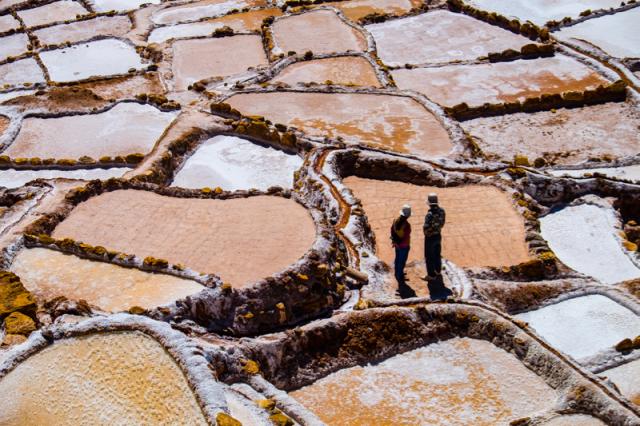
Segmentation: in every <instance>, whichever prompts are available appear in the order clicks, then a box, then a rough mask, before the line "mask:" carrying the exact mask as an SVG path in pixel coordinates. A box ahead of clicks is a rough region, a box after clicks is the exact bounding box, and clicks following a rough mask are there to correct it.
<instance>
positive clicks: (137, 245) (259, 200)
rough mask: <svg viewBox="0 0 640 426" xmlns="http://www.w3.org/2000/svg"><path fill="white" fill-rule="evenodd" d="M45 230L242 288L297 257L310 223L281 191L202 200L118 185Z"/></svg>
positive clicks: (309, 241)
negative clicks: (176, 265)
mask: <svg viewBox="0 0 640 426" xmlns="http://www.w3.org/2000/svg"><path fill="white" fill-rule="evenodd" d="M291 230H295V235H293V236H292V233H291ZM53 236H54V237H56V238H65V237H71V238H74V239H76V240H79V241H83V242H86V243H89V244H92V245H101V246H103V247H106V248H107V249H111V250H118V251H121V252H124V253H128V254H135V255H137V256H140V257H147V256H153V257H156V258H162V259H167V260H168V261H169V262H171V263H181V264H183V265H185V266H187V267H189V268H192V269H194V270H196V271H198V272H202V273H214V274H217V275H219V276H220V277H221V278H222V279H223V280H224V281H225V282H229V283H230V284H232V285H234V286H236V287H242V286H244V285H247V284H249V283H252V282H255V281H257V280H259V279H261V278H264V277H267V276H270V275H272V274H275V273H277V272H279V271H282V270H283V269H285V268H286V267H288V266H289V265H291V264H292V263H294V262H296V261H297V260H298V259H299V258H300V257H302V256H303V255H304V254H305V253H306V251H307V250H309V249H310V248H311V246H312V245H313V243H314V241H315V225H314V223H313V220H312V218H311V216H310V214H309V212H308V211H307V210H306V209H305V208H304V207H303V206H301V205H300V204H298V203H296V202H295V201H293V200H291V199H287V198H282V197H275V196H274V197H271V196H256V197H250V198H241V199H231V200H207V199H190V198H172V197H166V196H162V195H158V194H155V193H152V192H146V191H138V190H119V191H114V192H108V193H104V194H102V195H100V196H97V197H93V198H90V199H89V200H87V201H85V202H83V203H81V204H79V205H78V206H77V207H76V208H75V209H74V210H73V211H72V212H71V214H70V215H69V217H67V219H65V220H64V221H63V222H62V223H61V224H60V225H58V227H57V228H56V229H55V231H54V233H53Z"/></svg>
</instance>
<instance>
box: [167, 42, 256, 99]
mask: <svg viewBox="0 0 640 426" xmlns="http://www.w3.org/2000/svg"><path fill="white" fill-rule="evenodd" d="M267 63H268V61H267V57H266V55H265V53H264V49H263V47H262V40H261V39H260V37H259V36H255V35H238V36H233V37H223V38H213V39H204V40H180V41H177V42H175V43H174V45H173V74H174V76H175V86H176V89H177V90H185V89H186V88H187V87H188V86H189V85H190V84H192V83H194V82H196V81H198V80H202V79H204V78H208V77H217V76H219V77H227V76H230V75H233V74H239V73H242V72H245V71H247V69H248V68H249V67H257V66H260V65H266V64H267Z"/></svg>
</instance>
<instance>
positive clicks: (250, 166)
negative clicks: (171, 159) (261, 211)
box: [171, 136, 302, 191]
mask: <svg viewBox="0 0 640 426" xmlns="http://www.w3.org/2000/svg"><path fill="white" fill-rule="evenodd" d="M301 166H302V159H301V158H300V157H298V156H297V155H291V154H286V153H284V152H282V151H279V150H277V149H274V148H270V147H269V148H266V147H263V146H260V145H256V144H254V143H253V142H250V141H248V140H246V139H241V138H238V137H235V136H216V137H214V138H212V139H209V140H208V141H206V142H204V143H203V144H201V145H200V147H199V148H198V150H197V151H196V152H195V153H194V154H193V155H192V156H191V157H189V158H188V159H187V161H186V162H185V164H184V166H183V167H182V169H180V171H179V172H178V173H177V175H176V177H175V178H174V180H173V183H172V184H171V186H180V187H183V188H204V187H210V188H214V187H216V186H219V187H221V188H223V189H225V190H228V191H235V190H238V189H250V188H256V189H263V190H266V189H268V188H269V187H270V186H281V187H283V188H291V187H292V186H293V172H294V171H296V170H297V169H299V168H300V167H301Z"/></svg>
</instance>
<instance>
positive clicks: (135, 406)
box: [0, 332, 208, 426]
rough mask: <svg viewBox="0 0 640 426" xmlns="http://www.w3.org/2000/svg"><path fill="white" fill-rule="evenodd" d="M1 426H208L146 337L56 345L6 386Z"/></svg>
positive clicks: (103, 337)
mask: <svg viewBox="0 0 640 426" xmlns="http://www.w3.org/2000/svg"><path fill="white" fill-rule="evenodd" d="M0 395H3V396H4V397H3V402H2V410H0V424H2V425H7V426H14V425H15V426H25V425H33V426H40V425H65V424H66V425H70V424H76V425H90V424H96V423H100V424H138V425H141V424H189V425H207V424H208V423H207V421H206V420H205V418H204V416H203V414H202V410H201V409H200V407H199V405H198V402H197V400H196V398H195V395H194V394H193V392H192V391H191V389H190V388H189V384H188V383H187V380H186V378H185V376H184V373H183V372H182V371H181V370H180V368H179V367H178V365H177V364H176V362H175V361H174V360H173V358H171V356H170V355H169V354H168V353H167V351H166V350H165V349H164V348H163V347H162V346H161V345H160V344H159V343H158V342H156V341H155V340H154V339H152V338H151V337H149V336H147V335H146V334H143V333H140V332H121V333H105V334H93V335H88V336H83V337H76V338H69V339H63V340H58V341H56V342H55V343H54V344H52V345H51V346H48V347H46V348H44V349H42V350H41V351H40V352H38V353H36V354H35V355H32V356H31V357H29V358H27V359H26V360H25V361H23V362H22V363H20V364H19V365H18V366H17V367H16V368H15V369H14V370H12V371H11V372H10V373H9V374H7V375H6V376H5V377H4V378H3V379H2V380H0Z"/></svg>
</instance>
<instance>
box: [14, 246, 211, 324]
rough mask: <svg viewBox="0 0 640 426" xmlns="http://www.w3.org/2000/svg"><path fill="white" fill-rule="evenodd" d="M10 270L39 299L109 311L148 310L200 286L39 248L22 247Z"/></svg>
mask: <svg viewBox="0 0 640 426" xmlns="http://www.w3.org/2000/svg"><path fill="white" fill-rule="evenodd" d="M11 271H12V272H14V273H15V274H16V275H18V276H19V277H20V279H21V280H22V283H23V284H24V286H25V287H26V288H27V289H28V290H29V291H31V292H32V293H33V294H34V295H35V296H36V297H37V298H38V299H40V300H41V301H44V300H50V299H53V298H54V297H58V296H66V297H67V298H69V299H71V300H80V299H84V300H86V301H87V302H89V303H90V304H91V305H95V306H99V307H100V308H102V309H104V310H107V311H111V312H118V311H124V310H128V309H129V308H131V307H132V306H141V307H143V308H145V309H151V308H155V307H157V306H162V305H167V304H169V303H172V302H174V301H175V300H178V299H183V298H184V297H186V296H189V295H191V294H195V293H198V292H200V291H201V290H203V289H204V287H203V286H201V285H200V284H198V283H196V282H195V281H191V280H185V279H182V278H178V277H174V276H171V275H165V274H153V273H148V272H143V271H140V270H137V269H132V268H123V267H120V266H116V265H112V264H109V263H103V262H92V261H90V260H86V259H81V258H79V257H76V256H73V255H68V254H62V253H60V252H57V251H53V250H48V249H43V248H34V249H25V250H22V251H21V252H20V253H18V255H17V256H16V258H15V260H14V261H13V264H12V265H11Z"/></svg>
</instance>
